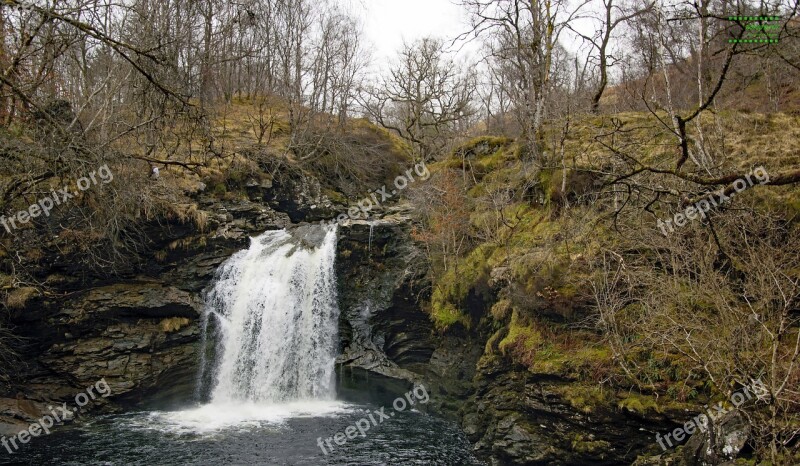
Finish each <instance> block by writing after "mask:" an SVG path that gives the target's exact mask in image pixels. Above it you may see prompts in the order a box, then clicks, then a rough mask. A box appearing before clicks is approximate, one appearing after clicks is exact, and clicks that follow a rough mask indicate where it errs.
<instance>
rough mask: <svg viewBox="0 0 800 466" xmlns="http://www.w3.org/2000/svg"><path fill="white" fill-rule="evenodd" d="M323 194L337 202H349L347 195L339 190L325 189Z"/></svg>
mask: <svg viewBox="0 0 800 466" xmlns="http://www.w3.org/2000/svg"><path fill="white" fill-rule="evenodd" d="M323 194H324V195H325V196H327V197H328V199H330V200H331V201H333V202H334V203H336V204H347V197H345V195H344V194H342V193H340V192H339V191H334V190H332V189H325V190H323Z"/></svg>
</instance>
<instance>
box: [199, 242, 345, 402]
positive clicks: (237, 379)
mask: <svg viewBox="0 0 800 466" xmlns="http://www.w3.org/2000/svg"><path fill="white" fill-rule="evenodd" d="M319 228H324V227H319ZM292 239H293V238H292V236H291V235H290V234H289V233H287V232H286V231H283V230H281V231H272V232H267V233H265V234H263V235H261V236H259V237H257V238H253V239H252V241H251V245H250V248H249V249H247V250H245V251H241V252H239V253H237V254H235V255H234V256H233V257H231V258H230V259H229V260H228V261H227V262H226V263H225V264H223V265H222V267H221V270H220V271H219V272H218V276H217V280H216V283H215V284H214V287H213V289H212V290H211V292H210V293H209V295H208V298H207V302H208V306H210V308H209V312H211V313H212V314H214V317H215V318H216V320H217V322H218V324H219V326H220V330H221V338H220V341H219V343H218V347H217V351H218V352H219V353H220V356H219V357H218V361H219V362H218V367H217V370H216V375H215V379H216V380H215V385H214V389H213V391H212V397H211V398H212V404H216V403H230V402H251V403H276V402H287V401H300V400H325V399H333V398H334V396H335V395H336V393H335V386H334V360H335V359H336V354H335V350H336V341H337V324H338V318H339V311H338V308H337V305H336V282H335V277H334V269H333V266H334V258H335V254H336V231H335V228H334V227H330V228H328V229H327V231H326V233H325V239H324V240H323V242H322V245H321V246H320V247H318V248H315V249H306V248H305V247H302V246H297V245H296V244H295V241H293V240H292Z"/></svg>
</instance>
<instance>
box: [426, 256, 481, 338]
mask: <svg viewBox="0 0 800 466" xmlns="http://www.w3.org/2000/svg"><path fill="white" fill-rule="evenodd" d="M494 249H495V248H494V246H492V245H489V244H483V245H481V246H479V247H477V248H475V249H474V250H473V251H472V252H471V253H470V254H468V255H467V257H465V258H463V259H461V260H459V261H458V262H457V263H456V264H455V266H453V267H451V268H450V270H448V271H447V272H446V273H445V274H444V276H443V277H442V278H441V279H440V280H438V282H437V284H436V286H435V288H434V291H433V295H432V296H431V317H432V319H433V321H434V324H436V327H437V328H439V329H440V330H444V329H447V328H448V327H450V326H451V325H453V324H455V323H456V322H461V323H462V324H464V325H465V327H467V328H469V327H470V321H469V317H468V316H467V315H465V314H462V313H461V312H460V311H459V309H460V308H462V307H463V305H464V303H465V300H466V298H467V295H468V294H469V292H470V290H474V289H475V288H482V287H483V285H484V284H485V282H486V280H487V279H488V277H489V271H490V265H489V261H488V257H489V256H490V255H491V254H492V253H493V252H494Z"/></svg>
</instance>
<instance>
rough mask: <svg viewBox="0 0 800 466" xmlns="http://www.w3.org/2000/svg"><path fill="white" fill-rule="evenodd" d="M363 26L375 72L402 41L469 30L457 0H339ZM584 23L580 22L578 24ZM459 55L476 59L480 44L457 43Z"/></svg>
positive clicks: (572, 44) (571, 40)
mask: <svg viewBox="0 0 800 466" xmlns="http://www.w3.org/2000/svg"><path fill="white" fill-rule="evenodd" d="M339 1H340V3H341V4H343V5H345V6H346V9H347V10H348V11H350V12H351V13H352V14H353V15H355V16H357V17H358V18H359V19H360V20H361V22H362V25H363V28H364V35H365V39H366V43H367V44H369V47H370V49H371V52H372V62H373V63H372V64H373V67H372V68H373V70H374V71H378V72H379V71H381V70H385V69H386V66H387V65H388V64H389V62H390V61H391V60H392V59H393V58H394V57H395V56H396V54H397V51H398V50H400V48H401V47H402V45H403V41H404V40H405V41H406V42H413V41H414V40H416V39H420V38H422V37H425V36H434V37H439V38H442V39H444V40H446V41H447V42H446V43H447V44H448V45H449V44H450V41H452V40H453V39H455V38H456V37H457V36H459V35H460V34H462V33H464V32H466V31H469V29H470V27H469V16H468V13H467V11H466V9H465V8H464V7H462V6H461V5H459V4H458V0H339ZM581 23H583V24H581ZM576 27H578V28H579V29H582V30H584V29H585V30H584V32H585V33H590V31H592V30H593V29H592V26H591V24H590V23H584V22H579V23H576ZM561 42H562V44H564V45H565V46H567V48H568V49H570V50H577V48H578V47H579V45H580V43H579V42H578V41H576V40H575V37H574V36H573V37H568V35H567V34H565V35H564V37H562V40H561ZM459 47H460V53H459V55H458V56H459V57H460V58H465V59H467V58H478V57H479V56H480V43H479V41H477V40H473V41H471V42H468V43H466V44H464V43H463V42H462V43H458V44H456V45H455V47H454V50H457V49H459Z"/></svg>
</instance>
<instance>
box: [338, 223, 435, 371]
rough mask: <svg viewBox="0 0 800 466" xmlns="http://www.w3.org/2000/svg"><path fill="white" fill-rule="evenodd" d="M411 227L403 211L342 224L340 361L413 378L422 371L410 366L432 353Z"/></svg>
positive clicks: (339, 263) (339, 267)
mask: <svg viewBox="0 0 800 466" xmlns="http://www.w3.org/2000/svg"><path fill="white" fill-rule="evenodd" d="M409 231H410V226H409V224H408V223H407V217H404V216H403V215H401V214H399V213H396V214H394V215H389V216H387V217H385V218H384V219H381V220H373V221H370V222H367V221H352V220H351V221H347V222H344V223H342V225H341V226H340V234H339V242H338V251H337V261H336V269H337V278H338V284H339V307H340V309H341V320H340V325H339V331H340V334H341V356H340V357H339V358H338V359H337V362H338V363H339V364H344V365H347V366H349V367H351V368H355V369H360V370H364V371H369V372H373V373H375V374H379V375H383V376H386V377H389V378H395V379H401V380H406V381H414V380H418V379H419V375H418V374H415V373H414V372H412V371H409V370H408V368H407V367H410V366H413V365H414V364H415V363H417V364H418V363H425V362H427V361H428V360H429V359H430V356H431V354H432V353H433V350H434V346H433V343H432V341H431V332H430V330H431V328H430V323H429V320H428V317H427V315H426V314H425V313H424V312H422V311H421V309H420V306H419V304H418V302H419V301H418V300H419V299H420V296H419V295H420V292H421V291H423V290H422V288H421V286H422V283H421V281H420V280H421V279H422V276H421V275H420V271H421V270H424V269H423V268H421V267H418V266H415V263H418V262H419V261H421V260H422V257H421V256H420V254H419V251H417V250H416V249H415V248H413V247H412V246H410V241H408V240H407V239H408V235H409ZM404 366H406V367H404Z"/></svg>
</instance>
